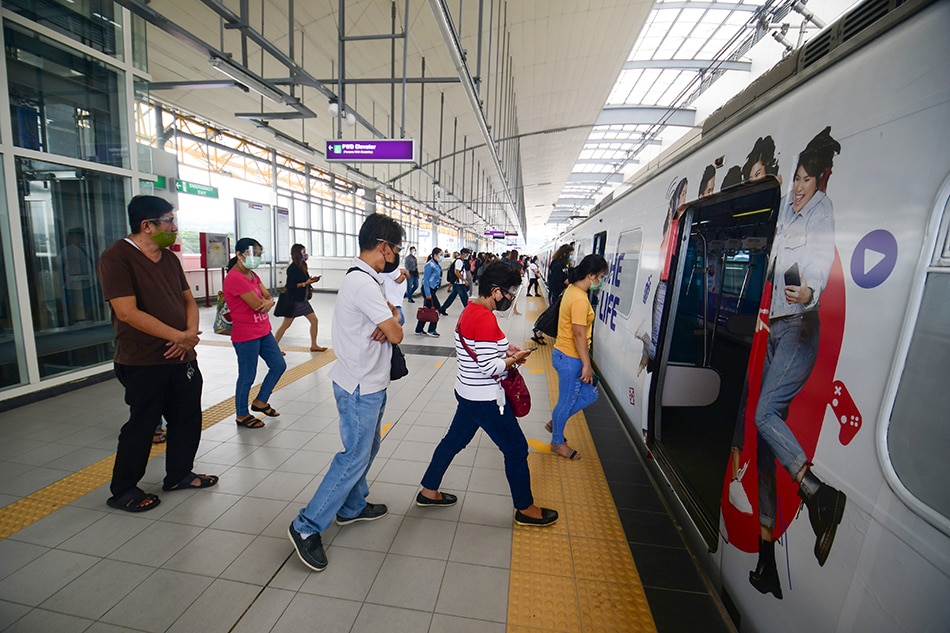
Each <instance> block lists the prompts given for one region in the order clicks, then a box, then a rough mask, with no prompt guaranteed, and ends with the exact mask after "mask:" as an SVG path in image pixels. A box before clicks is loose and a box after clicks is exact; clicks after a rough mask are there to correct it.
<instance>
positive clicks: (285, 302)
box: [274, 288, 294, 317]
mask: <svg viewBox="0 0 950 633" xmlns="http://www.w3.org/2000/svg"><path fill="white" fill-rule="evenodd" d="M293 311H294V300H293V299H291V298H290V290H288V289H286V288H284V290H283V291H281V293H280V294H279V295H277V305H276V306H274V316H276V317H289V316H290V315H291V313H293Z"/></svg>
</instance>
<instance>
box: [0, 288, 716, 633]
mask: <svg viewBox="0 0 950 633" xmlns="http://www.w3.org/2000/svg"><path fill="white" fill-rule="evenodd" d="M441 292H442V293H444V292H445V291H444V290H443V291H441ZM335 300H336V295H335V294H330V293H317V294H315V296H314V298H313V300H312V304H313V306H314V309H315V311H316V313H317V316H318V318H319V327H320V330H319V337H318V341H319V342H320V343H321V344H323V345H330V325H331V321H332V315H333V307H334V302H335ZM419 305H421V301H420V300H419V299H418V298H417V299H416V303H415V304H413V303H408V302H404V306H403V307H404V310H405V312H406V315H407V318H408V322H407V323H406V326H405V329H406V337H405V340H404V342H403V344H402V345H401V347H402V349H403V351H404V353H405V354H406V357H407V361H408V366H409V370H410V373H409V375H408V376H407V377H406V378H403V379H401V380H399V381H396V382H393V383H392V385H391V386H390V388H389V392H388V402H387V405H386V412H385V416H384V428H383V441H382V446H381V449H380V452H379V454H378V456H377V457H376V460H375V462H374V464H373V466H372V469H371V470H370V472H369V477H368V479H369V481H370V497H369V499H370V500H371V501H373V502H376V503H386V504H387V505H388V506H389V515H388V516H386V517H384V518H382V519H381V520H378V521H373V522H367V523H358V524H354V525H348V526H345V527H339V526H334V527H332V528H330V529H329V530H328V531H327V532H325V533H324V534H323V542H324V545H325V546H326V548H327V557H328V559H329V561H330V562H329V566H328V568H327V569H326V570H325V571H324V572H322V573H313V572H311V571H310V570H309V569H308V568H306V567H305V566H304V565H303V564H302V563H301V562H300V561H299V560H298V559H297V556H296V555H295V553H294V550H293V548H292V546H291V544H290V542H289V541H288V538H287V526H288V525H289V523H290V521H291V520H292V519H293V517H294V516H295V515H296V513H297V512H298V510H299V509H300V508H301V507H302V506H303V505H305V504H306V503H307V501H309V499H310V497H311V495H312V494H313V492H314V490H315V489H316V487H317V485H318V484H319V482H320V480H321V478H322V476H323V474H324V473H325V472H326V469H327V467H328V465H329V463H330V461H331V459H332V458H333V455H334V454H335V453H336V452H337V451H339V450H341V448H342V444H341V442H340V438H339V430H338V426H337V425H338V417H337V412H336V407H335V403H334V400H333V395H332V388H331V383H330V381H329V379H328V378H327V371H328V369H329V366H330V365H331V363H332V362H333V361H334V358H335V357H334V355H333V352H332V349H331V350H330V351H327V352H324V353H311V352H310V351H309V348H308V340H309V339H308V337H307V323H306V320H304V319H298V321H299V322H295V323H294V324H293V325H292V326H291V328H290V329H289V330H288V332H287V334H286V335H285V337H284V340H283V341H282V347H283V348H284V349H285V350H286V360H287V364H288V370H287V372H286V373H285V375H284V376H283V378H282V379H281V381H280V383H279V384H278V388H277V390H276V391H275V393H274V395H273V397H272V398H271V404H272V405H273V406H274V407H275V408H276V409H277V410H278V411H279V412H280V414H281V415H280V417H276V418H266V419H265V421H266V426H265V427H264V428H262V429H246V428H238V427H237V425H235V424H234V414H235V409H234V383H235V378H236V375H237V363H236V358H235V355H234V351H233V349H232V348H231V344H230V341H229V339H228V338H227V337H224V336H219V335H215V334H212V333H210V332H211V331H212V328H211V323H212V321H213V318H214V309H213V308H210V309H209V308H202V310H201V322H202V326H203V327H202V329H203V330H204V331H205V334H203V335H202V342H201V343H200V345H199V347H198V364H199V367H200V369H201V372H202V375H203V377H204V391H203V398H202V406H203V409H204V416H203V426H204V431H203V434H202V440H201V445H200V448H199V451H198V456H197V461H196V468H195V471H196V472H204V473H212V474H217V475H220V477H221V479H220V482H219V484H218V485H217V486H215V487H213V488H210V489H207V490H192V491H175V492H162V490H161V480H162V477H163V475H164V458H163V452H164V445H155V446H154V447H153V450H152V457H151V459H150V461H149V466H148V469H147V473H146V476H145V479H144V480H143V481H142V482H141V484H140V487H141V488H142V489H143V490H145V491H146V492H153V493H156V494H158V495H159V496H160V497H161V499H162V503H161V505H160V506H159V507H157V508H155V509H154V510H151V511H149V512H145V513H140V514H130V513H126V512H122V511H119V510H114V509H111V508H109V507H108V506H107V505H106V499H107V498H108V497H109V496H110V495H109V491H108V483H109V479H110V476H111V469H112V461H113V458H114V451H115V444H116V438H117V435H118V430H119V428H120V427H121V425H122V424H123V423H124V422H125V421H126V419H127V416H128V409H127V407H126V405H125V404H124V401H123V392H122V389H121V386H120V385H119V384H118V382H117V381H116V380H115V379H108V380H105V381H103V382H100V383H98V384H94V385H91V386H88V387H83V388H81V389H78V390H75V391H71V392H69V393H65V394H62V395H58V396H55V397H52V398H48V399H45V400H42V401H40V402H36V403H33V404H29V405H26V406H22V407H19V408H17V409H13V410H10V411H6V412H4V413H2V414H0V631H16V632H34V631H35V632H42V633H50V632H71V631H77V632H78V631H89V632H103V633H104V632H107V631H108V632H119V631H152V632H162V631H170V632H187V633H193V632H196V631H201V632H202V633H213V632H219V631H220V632H235V633H239V632H248V633H261V632H268V631H270V632H275V633H276V632H291V633H297V632H299V631H332V632H346V631H349V632H351V633H356V632H363V631H367V632H369V631H372V632H374V633H375V632H377V631H380V630H385V631H391V632H403V631H405V632H412V633H414V632H426V631H428V632H430V633H443V632H444V633H448V632H452V633H482V632H484V633H501V632H503V631H508V632H511V633H515V632H529V631H530V632H539V631H546V632H564V633H574V632H578V631H583V632H588V633H589V632H597V633H606V632H621V631H659V632H660V633H672V632H680V631H703V632H717V631H732V630H734V628H733V627H732V624H731V621H730V620H729V618H728V616H727V615H726V612H725V610H724V609H723V607H722V605H721V603H720V602H719V600H718V598H717V597H716V595H715V593H714V592H713V591H712V589H711V584H710V582H709V581H708V580H707V579H706V578H704V577H703V575H702V573H701V572H700V570H699V569H698V567H697V566H696V563H695V561H694V559H693V558H692V557H691V555H690V553H689V552H688V550H687V549H686V546H685V544H684V542H683V539H682V537H681V535H680V532H679V529H678V527H677V525H676V523H675V521H674V520H673V519H672V518H671V515H670V514H669V512H668V511H667V509H666V508H665V505H664V503H663V501H662V499H661V497H660V496H659V495H658V494H657V492H656V489H655V487H654V484H653V482H652V480H651V477H650V475H649V474H648V471H647V469H645V468H644V466H643V463H642V461H641V457H640V455H639V453H638V452H637V451H636V450H635V448H634V446H633V444H632V442H631V441H630V438H629V436H628V435H627V433H626V431H625V429H624V428H623V426H622V424H621V422H620V420H619V419H618V418H617V415H616V413H615V412H614V410H613V409H612V407H611V405H610V403H609V402H608V401H607V399H606V397H603V396H602V397H601V398H600V400H599V401H598V402H597V403H596V404H594V405H593V406H591V407H589V408H588V409H587V410H586V411H584V412H582V413H580V414H578V415H576V416H575V417H573V418H572V419H571V420H570V421H569V423H568V427H567V432H566V434H567V435H568V437H569V438H570V443H571V445H572V446H573V447H574V448H575V449H577V450H578V451H579V452H580V453H581V455H582V459H580V460H576V461H570V460H567V459H564V458H560V457H558V456H556V455H554V454H552V452H551V450H550V448H549V442H550V434H549V433H547V432H546V431H545V429H544V425H545V424H546V423H547V421H548V420H550V416H551V410H552V408H553V406H554V403H555V402H556V400H557V375H556V373H555V372H554V370H553V369H552V367H551V349H552V344H553V341H551V340H550V339H549V340H548V345H547V346H542V347H540V348H539V349H538V351H537V352H535V353H534V354H532V356H531V358H530V360H529V362H528V363H527V364H526V366H525V368H524V370H523V372H522V373H523V374H524V376H525V380H526V382H527V384H528V388H529V389H530V391H531V395H532V410H531V413H530V414H529V415H528V416H527V417H525V418H523V419H522V420H521V425H522V428H523V430H524V432H525V436H526V437H527V438H528V441H529V445H530V446H531V454H530V455H529V467H530V469H531V481H532V489H533V492H534V496H535V500H536V503H538V504H539V505H543V506H546V507H551V508H555V509H557V510H558V511H559V512H560V519H559V521H558V523H557V524H556V525H554V526H552V527H549V528H531V527H521V526H517V525H515V524H514V522H513V508H512V504H511V497H510V494H509V491H508V486H507V482H506V480H505V477H504V470H503V468H504V466H503V460H502V455H501V452H500V451H499V450H498V449H497V448H496V447H495V445H494V444H493V443H492V442H491V441H490V440H489V439H488V437H487V436H485V435H484V434H483V433H482V432H479V433H478V434H477V435H476V437H475V439H474V440H473V441H472V443H471V445H470V446H469V447H468V448H467V449H465V450H464V451H463V452H462V453H461V454H459V456H458V457H457V458H456V459H455V461H454V463H453V465H452V467H451V468H450V469H449V471H448V473H447V475H446V477H445V480H444V482H443V486H442V489H443V490H446V491H449V492H452V493H454V494H457V495H458V496H459V503H458V504H457V505H456V506H454V507H451V508H419V507H416V506H415V503H414V499H415V495H416V493H417V491H418V490H419V480H420V479H421V477H422V474H423V472H424V470H425V468H426V466H427V465H428V462H429V459H430V458H431V456H432V452H433V450H434V448H435V446H436V444H437V443H438V442H439V440H440V439H441V438H442V436H443V434H444V432H445V430H446V429H447V428H448V425H449V423H450V421H451V419H452V417H453V415H454V412H455V404H456V403H455V399H454V397H453V385H454V381H455V371H456V362H455V357H454V348H453V340H452V338H453V337H452V333H453V331H454V326H455V322H456V320H457V318H458V314H459V313H460V312H461V306H460V305H459V304H458V303H457V302H456V303H455V304H454V305H453V306H451V308H450V316H449V317H443V320H442V321H441V322H440V323H439V327H438V329H439V332H440V333H441V334H442V336H441V337H440V338H431V337H427V336H415V335H414V334H413V327H414V325H415V319H414V314H415V308H416V307H418V306H419ZM516 305H517V306H518V308H519V310H520V311H521V313H522V314H521V315H511V316H508V317H502V318H500V319H499V323H500V325H501V327H502V329H503V330H504V331H505V332H506V334H507V335H508V338H509V339H510V340H512V341H515V342H521V341H525V340H527V339H528V337H529V336H530V334H531V329H530V324H531V323H532V322H533V320H534V317H535V316H536V315H537V314H538V313H539V312H540V311H541V310H542V309H543V308H544V307H545V305H546V304H545V300H544V299H543V298H535V297H531V298H525V297H524V296H523V295H522V296H521V297H520V298H519V301H518V302H517V304H516ZM278 321H279V319H273V322H274V325H275V329H276V325H277V322H278ZM264 371H265V369H264V366H263V363H261V365H260V367H259V370H258V381H257V382H258V383H259V381H260V379H261V378H262V377H263V375H264ZM255 392H256V387H255V388H254V389H252V390H251V393H252V395H253V394H254V393H255Z"/></svg>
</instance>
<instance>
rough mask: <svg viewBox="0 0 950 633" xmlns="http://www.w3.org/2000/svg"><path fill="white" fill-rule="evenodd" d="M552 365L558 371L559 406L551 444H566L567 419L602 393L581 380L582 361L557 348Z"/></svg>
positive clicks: (553, 353) (556, 409)
mask: <svg viewBox="0 0 950 633" xmlns="http://www.w3.org/2000/svg"><path fill="white" fill-rule="evenodd" d="M551 364H552V365H554V369H555V370H556V371H557V389H558V397H557V404H556V405H555V406H554V411H553V412H552V413H551V443H552V444H563V443H564V441H565V440H564V427H565V426H567V419H568V418H569V417H571V416H572V415H574V414H575V413H577V412H578V411H580V410H581V409H583V408H585V407H587V406H589V405H591V404H593V403H594V401H596V400H597V397H598V396H599V395H600V393H599V392H598V391H597V387H594V386H593V385H589V384H587V383H586V382H583V381H582V380H581V370H583V369H584V363H582V362H581V359H579V358H574V357H573V356H568V355H567V354H565V353H564V352H562V351H561V350H559V349H557V348H555V349H554V351H553V352H551Z"/></svg>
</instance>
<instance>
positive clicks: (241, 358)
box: [231, 332, 287, 418]
mask: <svg viewBox="0 0 950 633" xmlns="http://www.w3.org/2000/svg"><path fill="white" fill-rule="evenodd" d="M231 344H232V345H233V346H234V352H235V354H237V361H238V377H237V386H236V387H235V390H234V408H235V409H236V410H237V416H238V417H239V418H245V417H247V402H248V396H249V395H250V392H251V385H253V384H254V378H256V377H257V359H258V357H259V358H261V359H262V360H263V361H264V363H265V364H266V365H267V375H266V376H264V382H262V383H261V390H260V391H259V392H258V393H257V399H258V400H260V401H261V402H270V396H271V394H272V393H273V392H274V387H276V386H277V381H278V380H280V377H281V376H282V375H283V373H284V371H285V370H286V369H287V361H285V360H284V355H283V354H281V353H280V346H278V345H277V341H276V340H274V335H273V334H271V333H270V332H268V333H267V335H266V336H262V337H261V338H256V339H254V340H252V341H244V342H243V343H231Z"/></svg>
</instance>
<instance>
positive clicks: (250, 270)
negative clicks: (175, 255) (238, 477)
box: [224, 237, 287, 429]
mask: <svg viewBox="0 0 950 633" xmlns="http://www.w3.org/2000/svg"><path fill="white" fill-rule="evenodd" d="M234 250H235V256H234V257H233V258H231V261H230V262H229V263H228V267H229V270H228V274H227V276H226V277H225V278H224V300H225V302H226V303H227V304H228V308H229V309H230V310H231V323H232V330H231V345H233V346H234V353H235V354H237V361H238V377H237V385H236V387H235V392H234V408H235V409H236V410H237V417H236V418H235V419H234V421H235V422H237V424H238V426H243V427H245V428H248V429H259V428H261V427H262V426H264V422H263V421H262V420H260V419H258V418H256V417H255V416H254V415H253V414H251V413H249V412H248V410H247V401H248V398H249V397H250V393H251V385H252V384H254V378H255V377H256V376H257V359H258V358H261V359H263V361H264V362H265V363H266V364H267V375H266V376H264V382H262V383H261V390H260V391H259V392H258V393H257V397H255V398H254V401H253V402H251V411H260V412H261V413H263V414H264V415H266V416H270V417H272V418H276V417H277V416H279V415H280V414H279V413H277V411H276V410H275V409H274V407H272V406H270V404H269V403H268V401H269V400H270V396H271V393H273V391H274V387H276V386H277V381H278V380H280V377H281V376H282V375H283V374H284V371H286V370H287V363H286V361H284V357H283V355H282V354H281V352H280V347H279V346H278V345H277V340H276V339H275V338H274V335H273V334H271V325H270V317H269V315H268V313H269V312H270V309H271V308H273V307H274V298H273V297H271V295H270V292H269V291H268V290H267V288H266V287H265V286H264V282H262V281H261V278H260V277H258V276H257V273H255V272H254V269H255V268H257V267H258V266H260V264H261V253H263V249H262V248H261V244H260V242H258V241H257V240H255V239H254V238H251V237H242V238H241V239H239V240H238V241H237V245H236V246H235V248H234Z"/></svg>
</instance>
